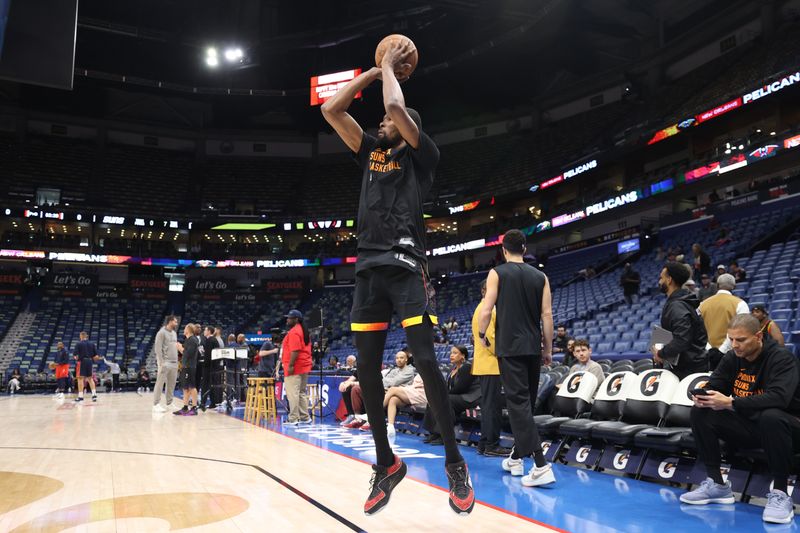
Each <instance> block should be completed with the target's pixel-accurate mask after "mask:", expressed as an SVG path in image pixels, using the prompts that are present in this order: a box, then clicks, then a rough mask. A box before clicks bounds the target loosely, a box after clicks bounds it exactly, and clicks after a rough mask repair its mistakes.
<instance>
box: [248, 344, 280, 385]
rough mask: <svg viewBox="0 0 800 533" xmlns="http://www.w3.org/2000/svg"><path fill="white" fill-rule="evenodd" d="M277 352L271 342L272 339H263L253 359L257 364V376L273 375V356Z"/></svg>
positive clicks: (267, 376)
mask: <svg viewBox="0 0 800 533" xmlns="http://www.w3.org/2000/svg"><path fill="white" fill-rule="evenodd" d="M277 354H278V348H276V347H275V345H274V344H272V339H267V340H265V341H264V343H263V344H262V345H261V348H259V350H258V355H256V358H255V360H254V361H253V362H255V363H256V364H257V365H258V377H260V378H271V377H274V376H275V357H276V355H277Z"/></svg>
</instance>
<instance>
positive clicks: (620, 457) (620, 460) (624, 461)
mask: <svg viewBox="0 0 800 533" xmlns="http://www.w3.org/2000/svg"><path fill="white" fill-rule="evenodd" d="M630 457H631V451H630V450H621V451H619V452H618V453H617V455H615V456H614V461H613V464H614V468H616V469H617V470H625V467H626V466H628V459H630Z"/></svg>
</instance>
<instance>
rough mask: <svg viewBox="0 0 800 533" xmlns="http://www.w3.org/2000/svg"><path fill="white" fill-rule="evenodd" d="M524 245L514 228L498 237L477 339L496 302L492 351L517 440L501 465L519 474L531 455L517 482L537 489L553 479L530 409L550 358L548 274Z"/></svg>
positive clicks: (522, 236)
mask: <svg viewBox="0 0 800 533" xmlns="http://www.w3.org/2000/svg"><path fill="white" fill-rule="evenodd" d="M525 243H526V237H525V234H524V233H522V232H521V231H519V230H515V229H512V230H508V231H507V232H506V233H505V234H504V235H503V248H502V251H503V257H504V258H505V260H506V262H505V264H503V265H500V266H498V267H495V268H493V269H492V270H490V271H489V275H488V276H487V278H486V296H485V297H484V305H483V307H482V308H481V314H480V317H479V320H478V339H476V342H482V343H483V344H484V346H486V347H489V346H490V345H491V341H490V340H489V337H487V335H486V332H487V328H488V327H489V323H490V321H491V318H492V309H493V308H495V305H496V306H497V309H496V327H495V353H496V354H497V359H498V362H499V364H500V379H501V381H502V383H503V389H505V393H506V406H507V408H508V418H509V421H510V422H511V431H512V433H513V434H514V442H515V443H516V444H515V446H514V448H513V449H512V451H511V455H510V456H509V457H508V458H506V459H504V460H503V463H502V466H503V469H504V470H506V471H508V472H511V475H514V476H521V475H522V474H523V472H524V470H525V464H524V461H525V457H529V456H531V455H533V460H534V463H535V465H534V467H533V468H531V470H530V472H528V475H526V476H524V477H523V478H522V484H523V485H525V486H526V487H536V486H539V485H547V484H550V483H554V482H555V480H556V478H555V475H554V474H553V467H552V465H550V464H548V463H547V461H546V460H545V458H544V452H543V450H542V441H541V439H540V437H539V432H538V430H537V429H536V422H535V421H534V419H533V409H532V407H533V405H534V403H535V402H536V394H537V391H538V388H539V373H540V371H541V367H542V365H549V364H550V363H551V362H552V361H553V307H552V296H551V294H550V282H549V281H548V280H547V276H545V275H544V273H543V272H540V271H539V270H537V269H536V268H535V267H533V266H531V265H529V264H527V263H525V261H524V259H523V257H524V255H525V250H526V248H525Z"/></svg>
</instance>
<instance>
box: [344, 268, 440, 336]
mask: <svg viewBox="0 0 800 533" xmlns="http://www.w3.org/2000/svg"><path fill="white" fill-rule="evenodd" d="M433 294H434V291H433V290H432V288H431V286H430V283H429V281H428V280H427V278H426V276H425V274H422V273H420V272H413V271H411V270H409V269H407V268H403V267H399V266H378V267H373V268H367V269H364V270H362V271H360V272H358V273H357V274H356V289H355V293H354V294H353V309H352V311H351V312H350V322H351V324H350V327H351V329H352V330H353V331H385V330H388V329H389V322H390V321H391V319H392V311H395V312H396V313H397V316H398V317H400V322H401V324H402V326H403V327H404V328H407V327H409V326H416V325H419V324H422V322H423V320H424V318H425V315H427V316H428V317H429V318H430V320H431V322H432V323H434V324H438V323H439V320H438V318H437V317H436V313H435V310H434V308H435V305H434V300H433Z"/></svg>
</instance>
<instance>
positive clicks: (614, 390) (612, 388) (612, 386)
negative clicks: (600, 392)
mask: <svg viewBox="0 0 800 533" xmlns="http://www.w3.org/2000/svg"><path fill="white" fill-rule="evenodd" d="M624 379H625V376H623V375H622V374H620V375H618V376H615V377H614V378H613V379H611V381H609V383H608V385H607V386H606V394H607V395H609V396H616V395H617V394H619V391H620V390H622V382H623V380H624Z"/></svg>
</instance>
